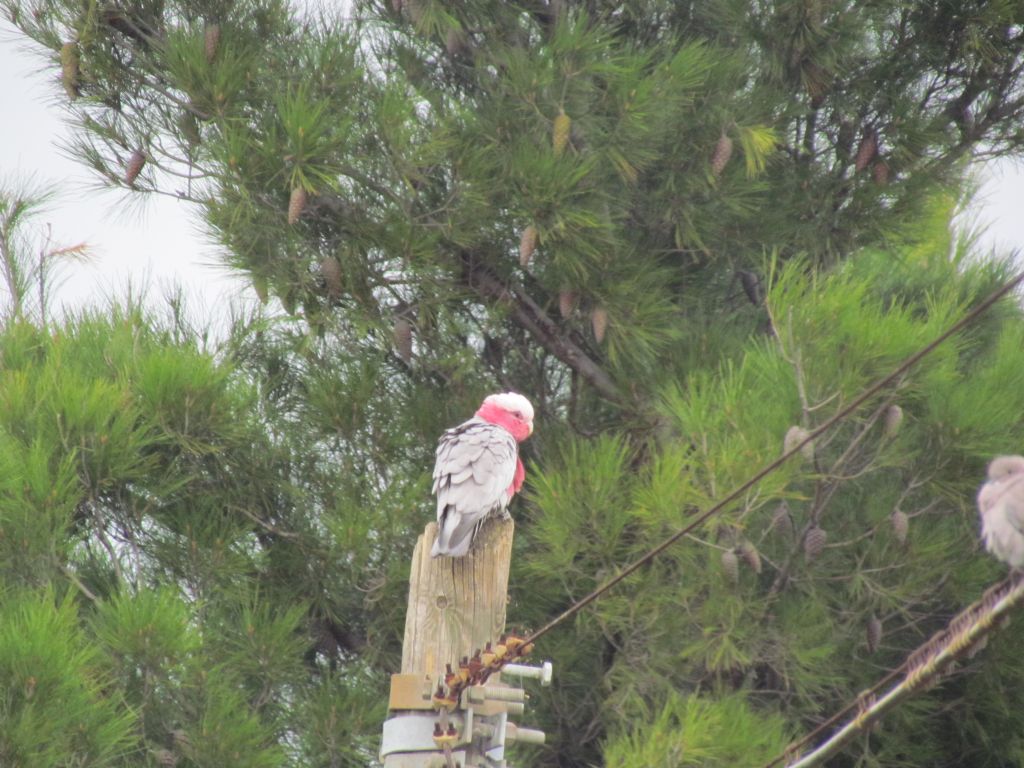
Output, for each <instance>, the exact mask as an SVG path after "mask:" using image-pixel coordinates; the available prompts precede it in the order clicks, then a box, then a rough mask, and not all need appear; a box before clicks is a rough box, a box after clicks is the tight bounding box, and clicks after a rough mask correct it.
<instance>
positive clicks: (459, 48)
mask: <svg viewBox="0 0 1024 768" xmlns="http://www.w3.org/2000/svg"><path fill="white" fill-rule="evenodd" d="M444 48H445V50H446V51H448V55H449V56H453V57H454V56H458V55H459V54H460V53H464V52H465V51H466V50H467V49H468V48H469V45H468V43H467V40H466V35H465V33H463V31H462V30H461V29H455V28H454V27H452V28H451V29H449V30H448V32H447V34H446V35H445V38H444Z"/></svg>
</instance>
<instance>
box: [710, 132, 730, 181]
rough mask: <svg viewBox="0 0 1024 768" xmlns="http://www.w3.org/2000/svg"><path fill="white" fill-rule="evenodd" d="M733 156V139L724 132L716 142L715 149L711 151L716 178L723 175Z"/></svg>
mask: <svg viewBox="0 0 1024 768" xmlns="http://www.w3.org/2000/svg"><path fill="white" fill-rule="evenodd" d="M731 157H732V139H730V138H729V137H728V136H726V135H725V134H724V133H723V134H722V135H721V136H720V137H719V138H718V142H717V143H716V144H715V151H714V152H712V153H711V173H712V174H714V176H715V178H718V177H719V176H721V175H722V171H724V170H725V166H726V165H728V164H729V159H730V158H731Z"/></svg>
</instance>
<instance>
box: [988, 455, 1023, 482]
mask: <svg viewBox="0 0 1024 768" xmlns="http://www.w3.org/2000/svg"><path fill="white" fill-rule="evenodd" d="M1021 473H1024V456H997V457H996V458H994V459H992V461H991V463H989V465H988V479H989V480H992V481H994V482H999V481H1001V480H1006V479H1007V478H1009V477H1013V476H1014V475H1019V474H1021Z"/></svg>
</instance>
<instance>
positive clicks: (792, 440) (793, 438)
mask: <svg viewBox="0 0 1024 768" xmlns="http://www.w3.org/2000/svg"><path fill="white" fill-rule="evenodd" d="M810 434H811V433H810V432H808V431H807V430H806V429H804V428H803V427H797V426H792V427H790V428H789V429H788V430H787V431H786V437H785V438H784V439H783V441H782V452H783V453H789V452H790V451H792V450H793V449H795V448H796V447H797V446H798V445H800V443H801V442H803V441H804V440H806V439H807V438H808V436H809V435H810ZM800 454H801V455H802V456H803V457H804V458H805V459H807V460H808V461H813V459H814V442H813V441H811V442H809V443H804V445H803V446H801V448H800Z"/></svg>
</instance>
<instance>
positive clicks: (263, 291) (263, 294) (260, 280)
mask: <svg viewBox="0 0 1024 768" xmlns="http://www.w3.org/2000/svg"><path fill="white" fill-rule="evenodd" d="M252 287H253V290H255V291H256V296H257V297H258V298H259V300H260V303H261V304H266V303H267V299H269V298H270V291H269V286H268V285H267V278H265V277H263V276H262V275H253V276H252Z"/></svg>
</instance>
